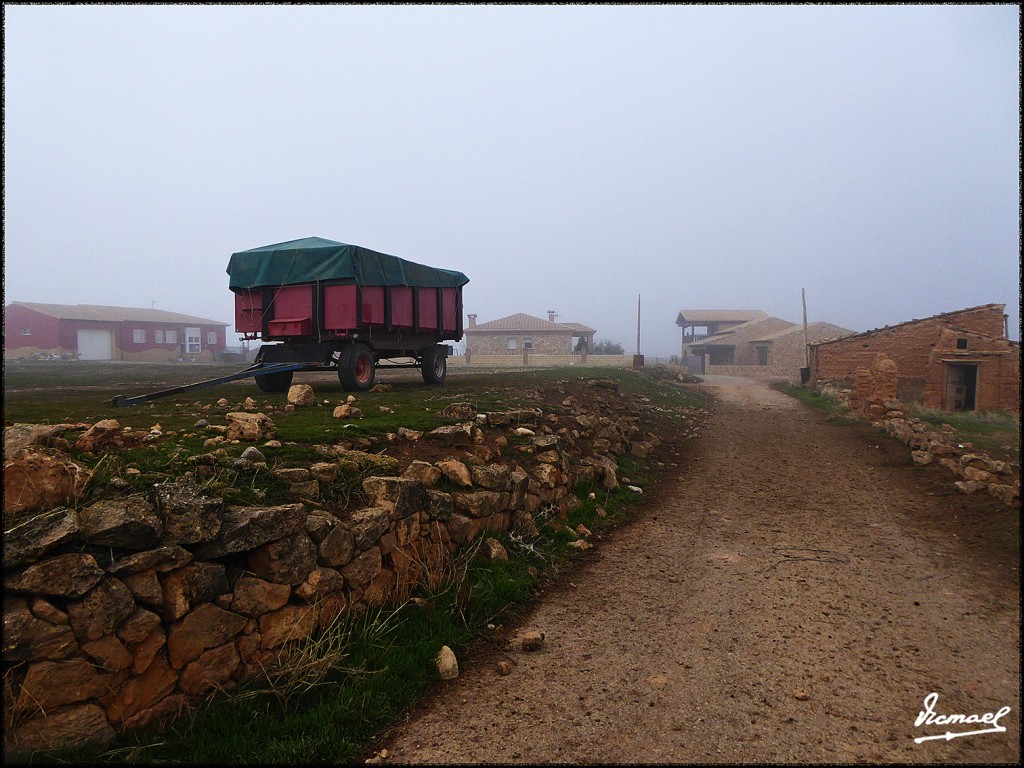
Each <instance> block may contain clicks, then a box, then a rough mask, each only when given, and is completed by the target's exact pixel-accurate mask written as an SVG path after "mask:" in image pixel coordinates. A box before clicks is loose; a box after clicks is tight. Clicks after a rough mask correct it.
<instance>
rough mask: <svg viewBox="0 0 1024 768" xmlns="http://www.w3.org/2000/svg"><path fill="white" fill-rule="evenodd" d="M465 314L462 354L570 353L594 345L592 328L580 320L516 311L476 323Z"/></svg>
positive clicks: (473, 316)
mask: <svg viewBox="0 0 1024 768" xmlns="http://www.w3.org/2000/svg"><path fill="white" fill-rule="evenodd" d="M476 318H477V316H476V315H469V316H468V319H469V323H468V324H467V326H466V355H467V356H470V357H471V356H472V355H522V354H523V353H524V352H526V353H527V354H538V355H571V354H573V353H575V352H584V351H589V350H592V349H593V348H594V334H595V333H597V331H596V330H594V329H593V328H590V327H588V326H586V325H583V324H581V323H558V322H555V312H554V311H552V310H549V311H548V319H547V320H544V319H542V318H539V317H534V316H533V315H526V314H523V313H522V312H519V313H517V314H514V315H509V316H508V317H501V318H498V319H497V320H491V321H490V322H487V323H480V324H477V321H476Z"/></svg>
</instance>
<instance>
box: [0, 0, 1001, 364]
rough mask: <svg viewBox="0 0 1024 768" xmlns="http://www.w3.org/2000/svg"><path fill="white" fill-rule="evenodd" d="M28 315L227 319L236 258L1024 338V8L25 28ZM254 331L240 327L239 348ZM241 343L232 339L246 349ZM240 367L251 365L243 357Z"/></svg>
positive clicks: (623, 318) (530, 298)
mask: <svg viewBox="0 0 1024 768" xmlns="http://www.w3.org/2000/svg"><path fill="white" fill-rule="evenodd" d="M4 26H5V29H4V33H5V38H4V121H5V126H4V185H5V188H4V204H5V211H4V227H5V233H4V234H5V243H4V279H5V280H4V303H5V304H7V303H10V302H11V301H36V302H51V303H67V304H78V303H82V304H111V305H119V306H135V307H149V306H150V305H151V302H154V301H155V302H156V307H157V308H159V309H165V310H170V311H176V312H182V313H186V314H193V315H199V316H202V317H209V318H213V319H220V320H223V321H224V322H230V321H231V319H232V315H233V310H232V308H233V299H232V295H231V292H230V291H229V290H228V276H227V274H226V272H225V268H226V266H227V263H228V259H229V258H230V256H231V254H232V253H233V252H235V251H240V250H245V249H248V248H255V247H257V246H261V245H267V244H269V243H276V242H281V241H285V240H293V239H297V238H302V237H311V236H318V237H324V238H329V239H332V240H340V241H342V242H346V243H353V244H356V245H361V246H364V247H367V248H371V249H374V250H378V251H383V252H385V253H390V254H393V255H396V256H400V257H402V258H405V259H409V260H412V261H417V262H421V263H424V264H429V265H431V266H437V267H444V268H447V269H457V270H460V271H462V272H465V273H466V275H468V276H469V278H470V283H469V284H468V285H467V286H466V288H465V294H464V299H465V311H466V312H467V313H476V314H477V315H478V316H479V322H481V323H482V322H487V321H489V320H494V319H497V318H499V317H502V316H505V315H509V314H512V313H515V312H525V313H527V314H532V315H536V316H538V317H543V318H546V317H547V314H546V313H547V311H548V310H555V311H557V312H558V319H559V320H562V321H569V322H580V323H585V324H587V325H589V326H591V327H593V328H596V329H597V338H598V339H610V340H612V341H617V342H619V343H621V344H622V345H623V346H624V347H625V349H626V351H627V352H633V351H635V346H636V314H637V297H638V296H640V297H641V302H642V332H641V336H642V338H641V347H642V351H643V352H644V353H645V354H647V355H648V356H651V357H656V356H661V357H667V356H669V355H672V354H677V353H678V351H679V336H680V329H679V328H678V327H677V326H676V325H675V324H674V322H675V318H676V315H677V313H678V312H679V310H680V309H684V308H720V309H763V310H765V311H766V312H768V313H769V314H772V315H776V316H778V317H782V318H784V319H786V320H790V321H793V322H799V321H800V320H801V304H800V291H801V288H804V289H806V292H807V304H808V319H809V320H810V321H811V322H814V321H818V320H821V321H826V322H831V323H835V324H837V325H840V326H844V327H847V328H850V329H853V330H858V331H862V330H868V329H870V328H877V327H881V326H883V325H886V324H893V323H898V322H903V321H906V320H910V319H912V318H921V317H926V316H929V315H933V314H937V313H940V312H948V311H952V310H956V309H961V308H964V307H969V306H975V305H979V304H987V303H1002V304H1006V305H1007V309H1006V311H1007V313H1008V314H1009V315H1010V336H1011V338H1015V339H1019V338H1020V331H1019V326H1020V198H1019V190H1020V186H1019V184H1020V174H1019V167H1020V158H1019V144H1018V140H1019V122H1018V120H1019V113H1020V102H1019V67H1020V62H1019V55H1018V45H1019V42H1020V15H1019V10H1018V9H1017V7H1016V6H1012V5H1004V6H882V7H869V6H849V7H836V6H747V7H740V6H713V7H699V6H444V5H440V6H438V5H434V6H431V5H427V6H248V7H243V6H184V5H183V6H159V7H150V6H108V7H97V6H15V5H5V6H4ZM230 330H232V329H229V331H230ZM234 338H235V337H234V335H233V334H232V335H231V336H229V339H231V340H233V339H234ZM229 343H230V342H229Z"/></svg>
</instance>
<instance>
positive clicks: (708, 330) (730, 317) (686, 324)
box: [676, 309, 768, 360]
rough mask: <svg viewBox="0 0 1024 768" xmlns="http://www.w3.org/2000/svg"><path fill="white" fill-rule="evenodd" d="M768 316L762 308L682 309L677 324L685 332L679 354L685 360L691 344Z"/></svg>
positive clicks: (677, 317)
mask: <svg viewBox="0 0 1024 768" xmlns="http://www.w3.org/2000/svg"><path fill="white" fill-rule="evenodd" d="M766 317H768V314H767V313H766V312H763V311H762V310H760V309H681V310H679V314H678V315H677V316H676V325H678V326H679V328H680V329H681V330H682V333H683V335H682V341H681V344H682V346H681V348H680V350H679V354H680V356H681V357H682V358H683V359H684V360H685V359H686V358H687V357H688V353H689V346H690V345H691V344H693V343H695V342H699V341H703V340H704V339H706V338H707V337H708V336H714V335H716V334H718V333H721V332H722V331H727V330H729V329H730V328H734V327H736V326H737V325H740V324H742V323H747V322H750V321H751V320H764V319H765V318H766Z"/></svg>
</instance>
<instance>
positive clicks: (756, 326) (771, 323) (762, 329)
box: [689, 316, 793, 347]
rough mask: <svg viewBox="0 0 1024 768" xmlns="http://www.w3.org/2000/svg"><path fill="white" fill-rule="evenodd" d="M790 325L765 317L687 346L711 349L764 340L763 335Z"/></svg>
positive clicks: (783, 321)
mask: <svg viewBox="0 0 1024 768" xmlns="http://www.w3.org/2000/svg"><path fill="white" fill-rule="evenodd" d="M791 325H793V323H790V322H789V321H788V320H781V319H779V318H777V317H768V316H765V317H762V318H758V319H757V320H748V321H747V322H745V323H739V324H738V325H734V326H732V327H731V328H729V329H727V330H724V331H721V332H719V333H715V334H712V335H711V336H708V337H706V338H704V339H701V340H700V341H695V342H692V343H691V344H690V345H689V346H691V347H713V346H716V345H720V344H724V345H729V346H734V345H735V344H737V343H738V342H744V341H751V340H752V339H755V338H764V334H765V333H766V332H770V333H776V332H777V331H778V330H779V328H780V326H785V327H788V326H791ZM758 334H761V335H758Z"/></svg>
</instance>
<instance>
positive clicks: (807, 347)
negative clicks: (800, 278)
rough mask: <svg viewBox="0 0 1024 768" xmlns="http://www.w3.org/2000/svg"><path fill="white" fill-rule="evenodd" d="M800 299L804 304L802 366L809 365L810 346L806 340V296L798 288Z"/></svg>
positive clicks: (802, 290) (807, 366) (808, 366)
mask: <svg viewBox="0 0 1024 768" xmlns="http://www.w3.org/2000/svg"><path fill="white" fill-rule="evenodd" d="M800 301H801V302H802V303H803V305H804V367H805V368H810V367H811V347H810V344H809V343H808V342H807V296H806V295H805V294H804V289H803V288H801V289H800Z"/></svg>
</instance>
